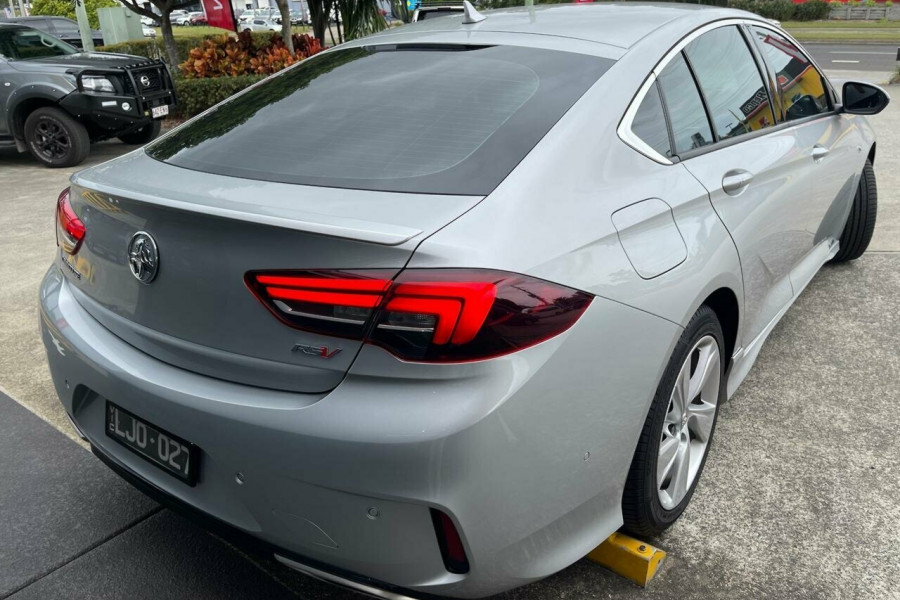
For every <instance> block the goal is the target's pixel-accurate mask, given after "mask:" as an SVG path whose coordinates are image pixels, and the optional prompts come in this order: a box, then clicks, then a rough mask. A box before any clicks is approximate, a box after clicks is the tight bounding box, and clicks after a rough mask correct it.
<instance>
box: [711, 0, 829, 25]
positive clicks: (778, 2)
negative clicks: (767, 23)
mask: <svg viewBox="0 0 900 600" xmlns="http://www.w3.org/2000/svg"><path fill="white" fill-rule="evenodd" d="M728 6H730V7H731V8H739V9H741V10H746V11H750V12H754V13H756V14H758V15H759V16H761V17H765V18H766V19H775V20H777V21H816V20H819V19H824V18H826V17H827V16H828V13H829V11H830V10H831V7H830V6H829V5H828V2H825V0H809V2H804V3H803V4H794V3H793V2H791V0H731V1H730V2H729V3H728Z"/></svg>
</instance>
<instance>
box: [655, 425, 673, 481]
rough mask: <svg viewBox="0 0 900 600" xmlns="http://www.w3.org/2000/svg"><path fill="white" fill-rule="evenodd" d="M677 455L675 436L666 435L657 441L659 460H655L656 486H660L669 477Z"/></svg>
mask: <svg viewBox="0 0 900 600" xmlns="http://www.w3.org/2000/svg"><path fill="white" fill-rule="evenodd" d="M677 455H678V438H677V437H671V436H670V437H666V438H665V439H663V440H662V441H661V442H660V443H659V460H657V461H656V483H657V485H658V486H660V487H661V486H662V484H663V483H664V482H665V481H666V478H668V477H669V474H670V473H671V472H672V466H673V465H674V464H675V458H676V456H677Z"/></svg>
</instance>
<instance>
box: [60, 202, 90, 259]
mask: <svg viewBox="0 0 900 600" xmlns="http://www.w3.org/2000/svg"><path fill="white" fill-rule="evenodd" d="M85 231H86V230H85V228H84V223H82V222H81V219H79V218H78V217H77V216H75V211H74V210H72V204H71V203H70V202H69V188H66V189H64V190H63V191H62V192H61V193H60V195H59V198H57V200H56V245H57V246H59V247H60V248H62V249H63V251H64V252H65V253H66V254H76V253H77V252H78V249H79V248H81V242H82V241H84V234H85Z"/></svg>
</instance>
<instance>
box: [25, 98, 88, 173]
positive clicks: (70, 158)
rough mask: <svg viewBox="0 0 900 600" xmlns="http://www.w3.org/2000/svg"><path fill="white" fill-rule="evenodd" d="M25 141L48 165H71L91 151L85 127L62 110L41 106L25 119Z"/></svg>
mask: <svg viewBox="0 0 900 600" xmlns="http://www.w3.org/2000/svg"><path fill="white" fill-rule="evenodd" d="M25 144H26V145H27V146H28V150H29V152H31V155H32V156H34V157H35V158H36V159H38V161H40V162H41V163H43V164H44V165H45V166H48V167H54V168H55V167H72V166H75V165H77V164H78V163H80V162H81V161H83V160H84V159H85V158H86V157H87V155H88V152H90V150H91V138H90V136H89V135H88V131H87V128H86V127H85V126H84V125H82V124H81V123H79V122H78V121H76V120H75V119H73V118H72V117H70V116H69V115H68V114H66V112H64V111H63V110H62V109H59V108H56V107H54V106H44V107H41V108H38V109H36V110H34V111H33V112H32V113H31V114H29V115H28V118H27V119H25Z"/></svg>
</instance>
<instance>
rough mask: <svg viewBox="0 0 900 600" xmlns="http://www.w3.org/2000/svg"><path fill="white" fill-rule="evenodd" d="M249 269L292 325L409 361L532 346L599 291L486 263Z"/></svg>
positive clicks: (250, 279)
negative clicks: (471, 266) (279, 270)
mask: <svg viewBox="0 0 900 600" xmlns="http://www.w3.org/2000/svg"><path fill="white" fill-rule="evenodd" d="M392 276H393V272H390V271H383V270H372V271H302V272H290V273H248V275H247V284H248V286H249V287H250V288H251V289H252V290H253V291H254V292H255V293H256V295H257V297H259V299H260V300H261V301H262V302H263V303H264V304H266V305H267V306H268V307H269V308H270V309H271V310H272V312H273V313H275V315H276V316H278V317H279V318H280V319H281V320H283V321H285V322H286V323H288V324H289V325H292V326H294V327H298V328H300V329H306V330H310V331H315V332H318V333H324V334H328V335H341V336H345V337H353V338H358V339H363V340H364V341H365V342H367V343H371V344H377V345H379V346H382V347H384V348H386V349H387V350H389V351H390V352H392V353H393V354H395V355H396V356H398V357H400V358H403V359H405V360H415V361H426V362H460V361H467V360H478V359H484V358H491V357H494V356H499V355H502V354H508V353H510V352H515V351H517V350H521V349H523V348H527V347H528V346H533V345H535V344H537V343H540V342H542V341H544V340H546V339H548V338H551V337H553V336H555V335H558V334H559V333H562V332H563V331H565V330H566V329H568V328H569V327H571V326H572V324H574V323H575V321H577V320H578V318H579V317H580V316H581V314H582V313H583V312H584V311H585V309H587V307H588V305H589V304H590V302H591V300H592V299H593V296H591V295H590V294H586V293H584V292H580V291H578V290H573V289H571V288H568V287H564V286H560V285H556V284H553V283H549V282H546V281H542V280H539V279H534V278H531V277H526V276H524V275H517V274H513V273H505V272H501V271H488V270H480V269H409V270H406V271H403V272H401V273H400V274H399V275H397V276H396V278H393V279H392Z"/></svg>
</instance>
